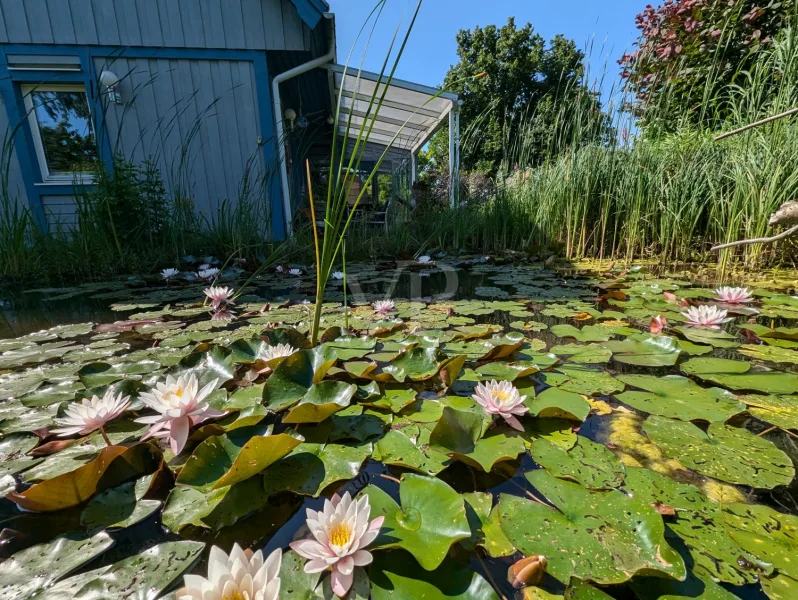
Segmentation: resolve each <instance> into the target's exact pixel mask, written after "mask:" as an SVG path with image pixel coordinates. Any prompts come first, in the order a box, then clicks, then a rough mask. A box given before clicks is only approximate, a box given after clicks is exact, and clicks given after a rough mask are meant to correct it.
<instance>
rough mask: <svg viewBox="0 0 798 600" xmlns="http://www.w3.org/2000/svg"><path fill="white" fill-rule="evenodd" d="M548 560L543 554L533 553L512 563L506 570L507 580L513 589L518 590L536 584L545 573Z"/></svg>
mask: <svg viewBox="0 0 798 600" xmlns="http://www.w3.org/2000/svg"><path fill="white" fill-rule="evenodd" d="M547 566H548V561H547V560H546V557H545V556H542V555H540V554H535V555H534V556H527V557H526V558H522V559H521V560H519V561H517V562H516V563H514V564H513V565H512V566H511V567H510V568H509V569H508V570H507V581H509V582H510V585H512V586H513V587H514V588H515V589H517V590H520V589H522V588H525V587H527V586H530V585H537V584H539V583H540V582H541V580H542V579H543V575H545V574H546V567H547Z"/></svg>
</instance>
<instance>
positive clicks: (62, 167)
mask: <svg viewBox="0 0 798 600" xmlns="http://www.w3.org/2000/svg"><path fill="white" fill-rule="evenodd" d="M22 94H23V97H24V99H25V110H26V112H27V114H28V119H29V122H30V128H31V133H32V134H33V143H34V145H35V146H36V154H37V156H38V159H39V167H40V168H41V171H42V181H43V182H45V183H72V182H73V181H75V180H78V181H83V182H87V181H91V180H92V175H91V174H92V173H93V171H94V167H95V165H96V164H97V160H98V159H97V141H96V139H95V135H94V128H93V127H92V122H91V112H90V111H89V100H88V96H87V94H86V88H85V87H84V86H82V85H36V86H25V87H23V88H22Z"/></svg>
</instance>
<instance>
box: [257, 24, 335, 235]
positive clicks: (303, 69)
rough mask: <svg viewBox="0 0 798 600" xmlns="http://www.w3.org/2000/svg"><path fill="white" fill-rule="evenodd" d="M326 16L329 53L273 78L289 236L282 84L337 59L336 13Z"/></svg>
mask: <svg viewBox="0 0 798 600" xmlns="http://www.w3.org/2000/svg"><path fill="white" fill-rule="evenodd" d="M324 18H325V19H327V22H328V24H329V27H330V47H329V50H328V51H327V54H325V55H324V56H320V57H318V58H314V59H313V60H312V61H310V62H307V63H304V64H301V65H299V66H297V67H294V68H293V69H291V70H289V71H286V72H285V73H280V74H279V75H277V76H276V77H275V78H274V79H273V80H272V98H273V101H274V123H275V127H276V129H275V132H276V136H277V156H278V159H279V162H280V186H281V187H282V193H283V216H284V218H285V232H286V235H287V236H288V237H292V236H293V233H294V232H293V227H292V224H293V223H292V221H293V218H292V217H293V215H292V214H291V189H290V185H289V181H288V159H287V157H286V154H285V127H284V126H283V102H282V99H281V97H280V84H281V83H283V82H285V81H288V80H289V79H293V78H295V77H299V76H300V75H302V74H304V73H307V72H308V71H312V70H313V69H317V68H318V67H321V66H323V65H325V64H327V63H329V62H331V61H334V60H335V50H336V38H335V15H334V14H333V13H324Z"/></svg>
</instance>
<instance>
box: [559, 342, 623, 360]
mask: <svg viewBox="0 0 798 600" xmlns="http://www.w3.org/2000/svg"><path fill="white" fill-rule="evenodd" d="M551 352H552V354H556V355H557V356H567V357H568V360H570V361H571V362H575V363H580V364H584V365H598V364H603V363H606V362H609V360H610V359H611V358H612V352H610V351H609V350H608V349H607V348H604V347H603V346H601V345H599V344H587V345H584V346H583V345H581V344H566V345H564V346H554V347H553V348H552V349H551Z"/></svg>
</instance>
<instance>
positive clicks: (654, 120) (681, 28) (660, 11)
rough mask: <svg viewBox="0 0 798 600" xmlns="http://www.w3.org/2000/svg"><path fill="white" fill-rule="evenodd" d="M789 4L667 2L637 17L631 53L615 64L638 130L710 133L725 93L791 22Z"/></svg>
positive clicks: (791, 0) (772, 0) (723, 112)
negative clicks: (686, 127)
mask: <svg viewBox="0 0 798 600" xmlns="http://www.w3.org/2000/svg"><path fill="white" fill-rule="evenodd" d="M795 10H796V0H666V1H665V2H664V3H663V4H662V5H660V6H658V7H654V6H651V5H648V6H647V7H646V8H645V10H644V11H643V12H642V13H640V14H639V15H637V19H636V20H637V28H638V29H639V30H640V32H641V35H640V39H639V40H638V42H637V44H636V45H637V46H638V48H637V50H636V51H635V52H633V53H631V54H626V55H624V56H623V58H621V60H619V61H618V62H619V64H620V65H621V67H622V69H623V71H622V76H623V77H624V78H625V79H626V81H627V86H628V89H629V91H631V92H632V93H633V94H634V97H635V100H634V102H633V104H632V107H631V108H632V110H634V111H635V113H636V114H637V115H638V116H639V117H640V118H641V125H642V126H643V127H644V128H646V127H649V128H651V129H652V130H654V131H661V130H665V131H667V130H671V129H673V128H674V127H676V126H677V125H678V124H679V123H683V122H684V121H685V120H687V121H688V122H690V123H691V124H697V125H701V126H709V127H714V126H717V124H718V122H719V121H722V120H723V119H725V118H726V117H727V115H728V106H724V104H725V103H724V100H725V99H726V95H725V93H724V88H726V86H728V85H729V84H730V83H732V82H733V81H735V77H736V76H737V75H738V74H739V73H740V72H741V71H744V70H746V69H747V68H748V67H749V66H750V64H751V62H752V61H753V60H754V57H755V55H756V53H757V50H759V49H760V48H762V47H763V46H765V45H767V44H769V43H771V41H772V40H773V38H774V36H776V35H777V34H778V32H779V31H780V30H781V29H783V28H784V27H786V26H788V25H790V24H791V23H792V22H793V21H794V18H793V17H794V16H795Z"/></svg>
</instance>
